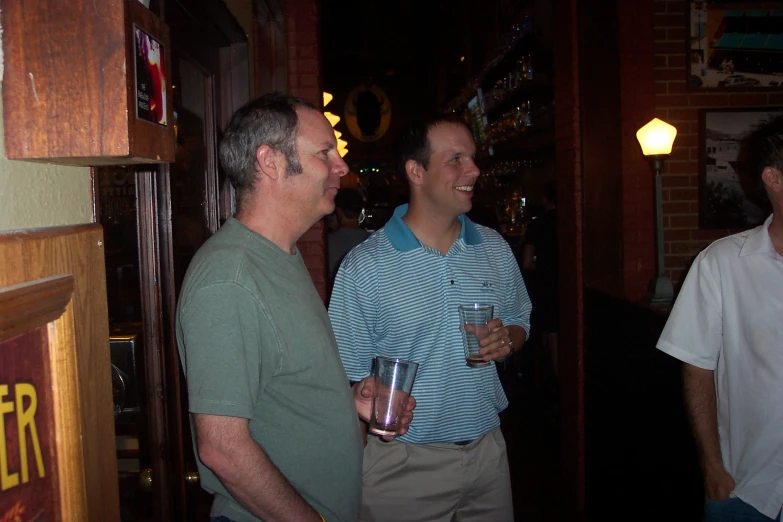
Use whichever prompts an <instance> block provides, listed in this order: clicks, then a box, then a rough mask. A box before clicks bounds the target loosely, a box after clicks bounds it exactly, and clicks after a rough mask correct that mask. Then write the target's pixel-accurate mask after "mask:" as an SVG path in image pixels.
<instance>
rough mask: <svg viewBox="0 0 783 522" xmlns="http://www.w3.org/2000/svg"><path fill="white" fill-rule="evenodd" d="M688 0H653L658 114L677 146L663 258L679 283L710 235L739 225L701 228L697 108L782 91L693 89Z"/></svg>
mask: <svg viewBox="0 0 783 522" xmlns="http://www.w3.org/2000/svg"><path fill="white" fill-rule="evenodd" d="M686 7H687V2H685V1H683V0H655V2H654V20H655V22H654V27H655V28H654V30H655V37H654V41H655V47H654V53H655V105H656V116H657V117H658V118H661V119H662V120H664V121H667V122H669V123H671V124H672V125H674V126H675V127H677V139H676V140H675V142H674V150H673V151H672V154H671V156H670V158H669V159H668V160H667V163H666V167H665V171H664V172H663V212H664V217H663V227H664V243H665V244H664V252H665V263H666V268H667V272H668V273H669V276H670V277H671V278H672V281H674V283H675V286H679V285H680V284H681V283H682V279H683V278H684V277H685V273H686V272H685V269H686V268H687V267H688V266H689V264H690V262H691V261H692V259H693V257H694V256H695V255H696V254H697V253H698V252H699V251H700V250H702V249H703V248H704V247H706V246H707V245H709V244H710V243H711V242H712V241H714V240H716V239H718V238H721V237H723V236H726V235H728V234H731V233H734V232H737V231H736V230H729V229H723V230H699V223H698V216H699V201H698V196H699V189H698V181H699V151H698V143H699V121H698V117H699V109H701V108H708V107H758V106H766V105H781V104H783V93H780V92H758V91H757V92H750V91H731V92H725V91H713V92H705V91H701V92H697V91H689V90H687V86H686V77H687V75H686V67H687V63H686V54H685V49H686V46H685V45H686V44H685V39H686V36H687V35H686V33H687V30H688V23H687V18H686V14H685V10H686Z"/></svg>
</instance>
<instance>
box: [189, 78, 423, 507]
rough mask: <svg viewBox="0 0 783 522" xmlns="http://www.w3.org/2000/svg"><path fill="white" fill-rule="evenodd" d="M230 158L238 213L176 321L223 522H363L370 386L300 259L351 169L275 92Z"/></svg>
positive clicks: (315, 124)
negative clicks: (362, 425)
mask: <svg viewBox="0 0 783 522" xmlns="http://www.w3.org/2000/svg"><path fill="white" fill-rule="evenodd" d="M220 159H221V162H222V165H223V168H224V169H225V171H226V174H227V176H228V178H229V180H230V181H231V183H232V184H233V186H234V188H235V189H236V191H237V198H238V207H239V210H238V213H237V216H236V218H231V219H229V220H228V221H227V222H226V224H225V225H223V227H222V228H221V229H220V230H219V231H218V232H217V233H216V234H215V235H214V236H213V237H212V238H210V239H209V240H208V241H207V242H206V243H205V244H204V245H203V246H202V247H201V249H200V250H199V251H198V252H197V253H196V255H195V257H194V258H193V261H192V262H191V264H190V266H189V268H188V271H187V274H186V276H185V281H184V283H183V286H182V291H181V294H180V299H179V304H178V307H177V319H176V321H177V345H178V348H179V354H180V359H181V362H182V367H183V370H184V372H185V377H186V380H187V386H188V399H189V410H190V413H191V414H192V416H191V419H192V427H193V432H194V445H195V449H196V454H197V457H198V460H199V472H200V476H201V485H202V487H204V489H206V490H207V491H209V492H211V493H214V494H215V501H214V504H213V507H212V517H213V520H220V521H226V520H229V521H233V522H257V521H264V520H267V521H269V520H275V521H296V522H323V521H324V520H328V521H329V522H354V521H355V520H356V519H357V516H358V510H359V504H360V500H361V499H360V497H361V474H362V440H361V435H360V431H359V422H358V418H357V412H358V414H359V416H360V417H362V418H364V419H367V417H369V409H370V404H371V397H372V392H373V383H372V381H371V380H370V379H365V380H364V381H361V382H360V383H357V384H356V385H354V386H353V387H351V386H350V384H349V382H348V379H347V378H346V375H345V370H344V369H343V367H342V365H341V363H340V358H339V354H338V352H337V346H336V343H335V339H334V333H333V332H332V328H331V325H330V323H329V317H328V316H327V314H326V310H325V308H324V305H323V303H322V302H321V300H320V297H319V296H318V293H317V292H316V290H315V287H314V286H313V283H312V281H311V280H310V277H309V275H308V272H307V269H306V267H305V265H304V262H303V261H302V256H301V254H300V253H299V251H298V249H297V248H296V242H297V240H298V239H299V238H300V237H301V236H302V234H304V233H305V232H306V231H307V230H308V229H309V228H310V227H312V225H313V224H314V223H316V222H317V221H318V220H319V219H321V218H322V217H323V216H324V215H326V214H329V213H330V212H332V210H333V209H334V196H335V194H336V193H337V189H338V187H339V185H340V177H341V176H344V175H345V174H346V173H347V172H348V168H347V166H346V164H345V162H343V160H342V159H341V157H340V155H339V154H338V152H337V147H336V140H335V136H334V133H333V131H332V128H331V126H330V125H329V122H328V121H327V120H326V118H325V117H324V116H323V114H321V113H320V111H318V110H317V109H316V108H315V107H314V106H312V105H311V104H309V103H308V102H306V101H305V100H301V99H297V98H292V97H290V96H286V95H283V94H279V93H272V94H268V95H265V96H263V97H261V98H259V99H257V100H254V101H252V102H250V103H248V104H247V105H245V106H244V107H242V108H241V109H239V110H238V111H237V112H236V113H235V114H234V116H233V117H232V119H231V121H230V122H229V124H228V127H227V128H226V132H225V135H224V138H223V142H222V143H221V145H220ZM414 406H415V400H412V401H409V407H408V411H407V412H406V415H405V419H404V421H403V422H404V426H405V427H406V428H407V425H408V423H409V422H410V420H411V418H412V409H413V407H414ZM404 431H405V429H403V430H402V431H401V432H402V433H404Z"/></svg>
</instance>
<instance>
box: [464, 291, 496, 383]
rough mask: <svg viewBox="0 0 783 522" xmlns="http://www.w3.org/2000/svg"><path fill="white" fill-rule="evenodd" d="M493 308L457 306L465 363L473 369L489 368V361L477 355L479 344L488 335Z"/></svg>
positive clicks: (481, 305) (486, 306) (473, 305)
mask: <svg viewBox="0 0 783 522" xmlns="http://www.w3.org/2000/svg"><path fill="white" fill-rule="evenodd" d="M494 309H495V307H494V306H492V305H485V304H471V305H460V306H459V320H460V330H461V331H462V345H463V347H464V349H465V362H466V363H467V365H468V366H471V367H473V368H481V367H482V366H489V361H485V360H484V356H483V355H481V353H479V350H480V349H481V345H480V344H479V342H480V341H481V340H482V339H483V338H485V337H486V336H488V335H489V333H490V331H489V326H488V325H487V323H489V322H490V321H491V320H492V315H493V312H494Z"/></svg>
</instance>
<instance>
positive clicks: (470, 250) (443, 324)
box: [329, 115, 531, 522]
mask: <svg viewBox="0 0 783 522" xmlns="http://www.w3.org/2000/svg"><path fill="white" fill-rule="evenodd" d="M475 152H476V147H475V145H474V143H473V138H472V137H471V134H470V132H469V130H468V129H467V127H466V126H465V124H464V122H462V121H461V120H459V119H457V118H455V117H453V116H451V115H440V116H436V117H434V118H431V119H429V120H426V121H424V122H421V123H420V124H417V125H415V126H413V127H411V128H410V129H408V130H407V131H406V132H405V133H404V134H403V137H402V138H401V142H400V146H399V153H400V157H399V168H400V170H401V171H404V172H405V173H406V175H407V178H408V182H409V187H410V205H402V206H400V207H398V208H397V209H396V210H395V212H394V215H393V217H392V218H391V220H390V221H389V222H388V223H387V224H386V225H385V226H384V227H383V228H382V229H380V230H379V231H378V232H376V233H375V234H373V235H372V236H371V237H370V238H369V239H367V240H366V241H365V242H364V243H362V244H361V245H359V246H358V247H356V248H355V249H354V250H352V251H351V252H350V253H349V254H348V256H346V258H345V260H344V261H343V263H342V265H341V267H340V270H339V272H338V274H337V277H336V280H335V284H334V290H333V293H332V299H331V303H330V307H329V316H330V319H331V320H332V325H333V328H334V332H335V336H336V339H337V345H338V347H339V350H340V357H341V358H342V361H343V365H344V366H345V369H346V372H347V374H348V378H349V379H350V380H352V381H360V380H361V379H363V378H364V377H366V376H367V375H369V374H370V371H371V367H372V362H373V358H374V357H375V356H377V355H382V356H387V357H399V358H403V359H407V360H411V361H414V362H417V363H419V371H418V374H417V376H416V381H415V383H414V386H413V394H414V395H415V396H416V401H417V407H416V418H415V420H414V421H413V422H412V423H411V425H410V428H409V431H408V433H406V434H405V435H403V436H401V437H398V438H397V439H396V440H395V441H394V442H389V443H387V442H383V441H381V440H379V439H378V438H377V437H374V436H370V437H369V438H368V442H367V446H366V447H365V450H364V473H363V499H362V508H361V515H360V520H362V521H365V522H370V521H373V522H377V521H388V522H392V521H394V522H400V521H404V522H412V521H421V522H425V521H426V522H438V521H443V522H449V521H451V520H458V521H460V522H462V521H475V522H504V521H511V520H513V507H512V501H511V485H510V481H509V471H508V460H507V456H506V446H505V441H504V440H503V435H502V434H501V432H500V428H499V426H500V419H499V417H498V413H499V412H500V411H502V410H503V409H505V408H506V407H507V406H508V401H507V399H506V396H505V394H504V392H503V388H502V387H501V385H500V381H499V379H498V376H497V372H496V370H495V367H494V364H492V365H489V366H486V367H483V368H472V367H468V366H467V365H466V364H465V356H464V352H463V348H462V339H461V333H460V330H459V322H460V321H459V313H458V308H457V307H458V306H459V305H460V304H472V303H486V304H492V305H494V311H495V319H493V321H492V322H491V323H490V326H491V331H492V333H491V334H490V335H489V336H488V337H487V338H486V339H484V340H483V341H482V345H483V348H482V350H481V352H482V354H483V355H484V359H485V360H486V361H502V360H504V359H506V358H507V357H508V356H509V355H511V353H512V352H514V351H517V350H519V349H520V348H521V347H522V345H523V343H524V342H525V339H526V338H527V335H528V332H529V328H530V326H529V325H530V322H529V318H530V310H531V304H530V299H529V298H528V294H527V290H526V289H525V284H524V282H523V280H522V275H521V274H520V271H519V266H518V265H517V262H516V260H515V258H514V256H513V254H512V252H511V249H510V248H509V246H508V244H507V243H506V241H505V240H504V239H503V238H502V237H501V236H500V235H499V234H498V233H497V232H495V231H493V230H491V229H489V228H486V227H483V226H480V225H476V224H474V223H472V222H471V221H470V220H469V219H468V218H467V217H466V216H465V213H466V212H467V211H469V210H470V208H471V197H472V194H473V186H474V184H475V182H476V179H477V178H478V176H479V174H480V172H479V169H478V167H477V166H476V164H475V162H474V156H475Z"/></svg>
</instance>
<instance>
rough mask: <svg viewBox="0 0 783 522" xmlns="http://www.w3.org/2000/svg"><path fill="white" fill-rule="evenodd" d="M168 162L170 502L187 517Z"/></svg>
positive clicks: (162, 187)
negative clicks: (171, 493)
mask: <svg viewBox="0 0 783 522" xmlns="http://www.w3.org/2000/svg"><path fill="white" fill-rule="evenodd" d="M169 167H170V166H169V165H166V166H165V167H164V168H163V169H162V171H161V173H160V175H159V176H158V183H157V187H158V216H160V219H159V221H158V239H159V242H160V275H161V277H160V285H159V286H160V292H161V296H162V301H161V317H162V323H161V326H162V327H163V332H162V339H163V341H164V344H163V345H162V346H163V354H162V358H163V364H164V365H165V369H164V371H165V381H164V382H165V383H166V394H165V398H166V401H167V411H168V417H167V419H166V422H167V426H168V433H169V440H168V444H167V446H166V447H167V448H168V453H169V462H170V466H171V467H170V475H169V477H170V479H171V481H172V482H171V484H170V488H171V490H172V492H173V493H174V495H173V497H172V500H171V503H172V506H173V509H174V510H175V511H176V512H178V513H180V520H188V519H189V518H188V516H187V511H188V507H189V506H188V503H187V492H186V490H185V486H186V482H185V473H186V472H187V471H188V470H187V469H185V467H186V466H185V462H186V460H185V447H184V446H185V445H186V444H187V445H190V439H189V437H186V436H185V433H187V434H188V435H189V434H190V431H189V430H187V431H186V428H185V427H184V426H183V420H182V419H183V415H182V409H183V408H184V407H185V402H184V400H183V397H182V393H181V389H182V383H181V382H180V372H179V354H178V353H177V339H176V334H175V332H176V322H175V319H176V311H177V288H176V277H175V272H174V233H173V227H172V218H171V216H172V208H171V206H172V201H171V169H170V168H169Z"/></svg>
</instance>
